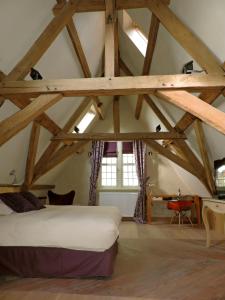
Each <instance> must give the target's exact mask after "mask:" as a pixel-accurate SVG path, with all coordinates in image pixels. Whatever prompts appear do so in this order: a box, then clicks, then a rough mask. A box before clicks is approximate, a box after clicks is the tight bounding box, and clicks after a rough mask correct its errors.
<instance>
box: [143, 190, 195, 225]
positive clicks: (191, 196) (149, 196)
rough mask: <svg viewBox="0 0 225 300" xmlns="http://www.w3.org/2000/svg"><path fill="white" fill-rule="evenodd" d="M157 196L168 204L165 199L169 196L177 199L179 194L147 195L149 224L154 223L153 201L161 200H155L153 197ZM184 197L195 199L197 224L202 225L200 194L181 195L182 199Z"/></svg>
mask: <svg viewBox="0 0 225 300" xmlns="http://www.w3.org/2000/svg"><path fill="white" fill-rule="evenodd" d="M155 197H156V198H162V201H163V202H164V203H165V205H166V204H167V201H166V200H163V199H167V198H172V199H176V198H177V195H157V196H154V195H152V194H151V193H148V195H147V222H148V224H151V223H152V206H153V203H154V202H157V201H159V200H155V201H154V200H153V199H154V198H155ZM182 197H190V198H192V199H190V200H192V201H194V206H195V211H196V218H197V224H198V225H201V198H200V197H199V196H198V195H181V200H182ZM168 201H169V200H168Z"/></svg>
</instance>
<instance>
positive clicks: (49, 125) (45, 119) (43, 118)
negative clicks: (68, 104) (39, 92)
mask: <svg viewBox="0 0 225 300" xmlns="http://www.w3.org/2000/svg"><path fill="white" fill-rule="evenodd" d="M0 73H1V78H2V80H3V79H4V80H6V77H7V76H6V75H5V74H4V73H3V72H0ZM0 81H1V80H0ZM7 98H9V99H10V100H11V101H12V102H13V103H14V104H15V105H16V106H17V107H19V108H20V109H23V108H24V107H26V106H27V105H29V104H30V103H31V101H30V100H29V99H28V98H26V97H24V96H21V95H20V96H19V95H16V96H11V97H7ZM2 100H4V97H2ZM36 122H38V123H39V124H40V125H42V126H43V127H44V128H46V129H47V130H48V131H50V132H51V133H52V134H54V135H56V134H58V133H59V132H60V131H61V128H60V127H59V126H58V125H57V124H56V123H55V122H54V121H53V120H52V119H51V118H50V117H49V116H48V115H46V114H44V113H43V114H41V115H40V116H39V117H37V118H36Z"/></svg>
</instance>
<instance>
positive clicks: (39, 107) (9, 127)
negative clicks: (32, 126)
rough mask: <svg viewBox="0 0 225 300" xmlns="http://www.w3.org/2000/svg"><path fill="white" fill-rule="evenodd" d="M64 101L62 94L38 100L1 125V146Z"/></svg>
mask: <svg viewBox="0 0 225 300" xmlns="http://www.w3.org/2000/svg"><path fill="white" fill-rule="evenodd" d="M61 99H62V96H61V95H60V94H53V95H45V96H40V97H38V98H36V99H35V100H34V101H33V102H32V103H31V104H29V105H28V106H26V107H25V108H24V109H23V110H20V111H18V112H16V113H15V114H13V115H12V116H10V117H9V118H7V119H6V120H3V121H2V122H1V123H0V145H2V144H4V143H5V142H7V141H8V140H9V139H10V138H12V137H13V136H14V135H16V134H17V133H18V132H19V131H21V130H22V129H23V128H25V127H26V126H27V125H28V124H29V123H30V122H31V121H33V120H34V119H35V118H37V117H38V116H39V115H41V114H42V113H43V111H45V110H46V109H48V108H49V107H51V106H52V105H54V104H55V103H57V102H58V101H59V100H61Z"/></svg>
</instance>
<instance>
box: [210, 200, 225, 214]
mask: <svg viewBox="0 0 225 300" xmlns="http://www.w3.org/2000/svg"><path fill="white" fill-rule="evenodd" d="M205 206H206V207H208V208H209V209H211V210H213V211H214V212H216V213H220V214H224V213H225V202H224V204H223V203H219V202H210V201H207V202H206V203H205Z"/></svg>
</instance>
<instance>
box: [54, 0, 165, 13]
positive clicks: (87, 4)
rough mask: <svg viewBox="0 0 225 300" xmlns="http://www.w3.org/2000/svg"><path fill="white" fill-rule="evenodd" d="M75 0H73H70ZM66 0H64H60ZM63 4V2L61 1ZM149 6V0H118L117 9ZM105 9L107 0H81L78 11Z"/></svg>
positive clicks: (163, 0)
mask: <svg viewBox="0 0 225 300" xmlns="http://www.w3.org/2000/svg"><path fill="white" fill-rule="evenodd" d="M70 1H71V2H73V0H70ZM161 1H162V2H163V3H165V4H166V5H168V4H169V3H170V1H169V0H161ZM60 2H64V1H60ZM61 5H62V6H63V3H61ZM144 7H148V0H117V1H116V9H117V10H121V9H132V8H144ZM104 10H105V0H91V1H87V0H80V1H79V3H78V5H77V8H76V11H77V12H79V13H81V12H95V11H104Z"/></svg>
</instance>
